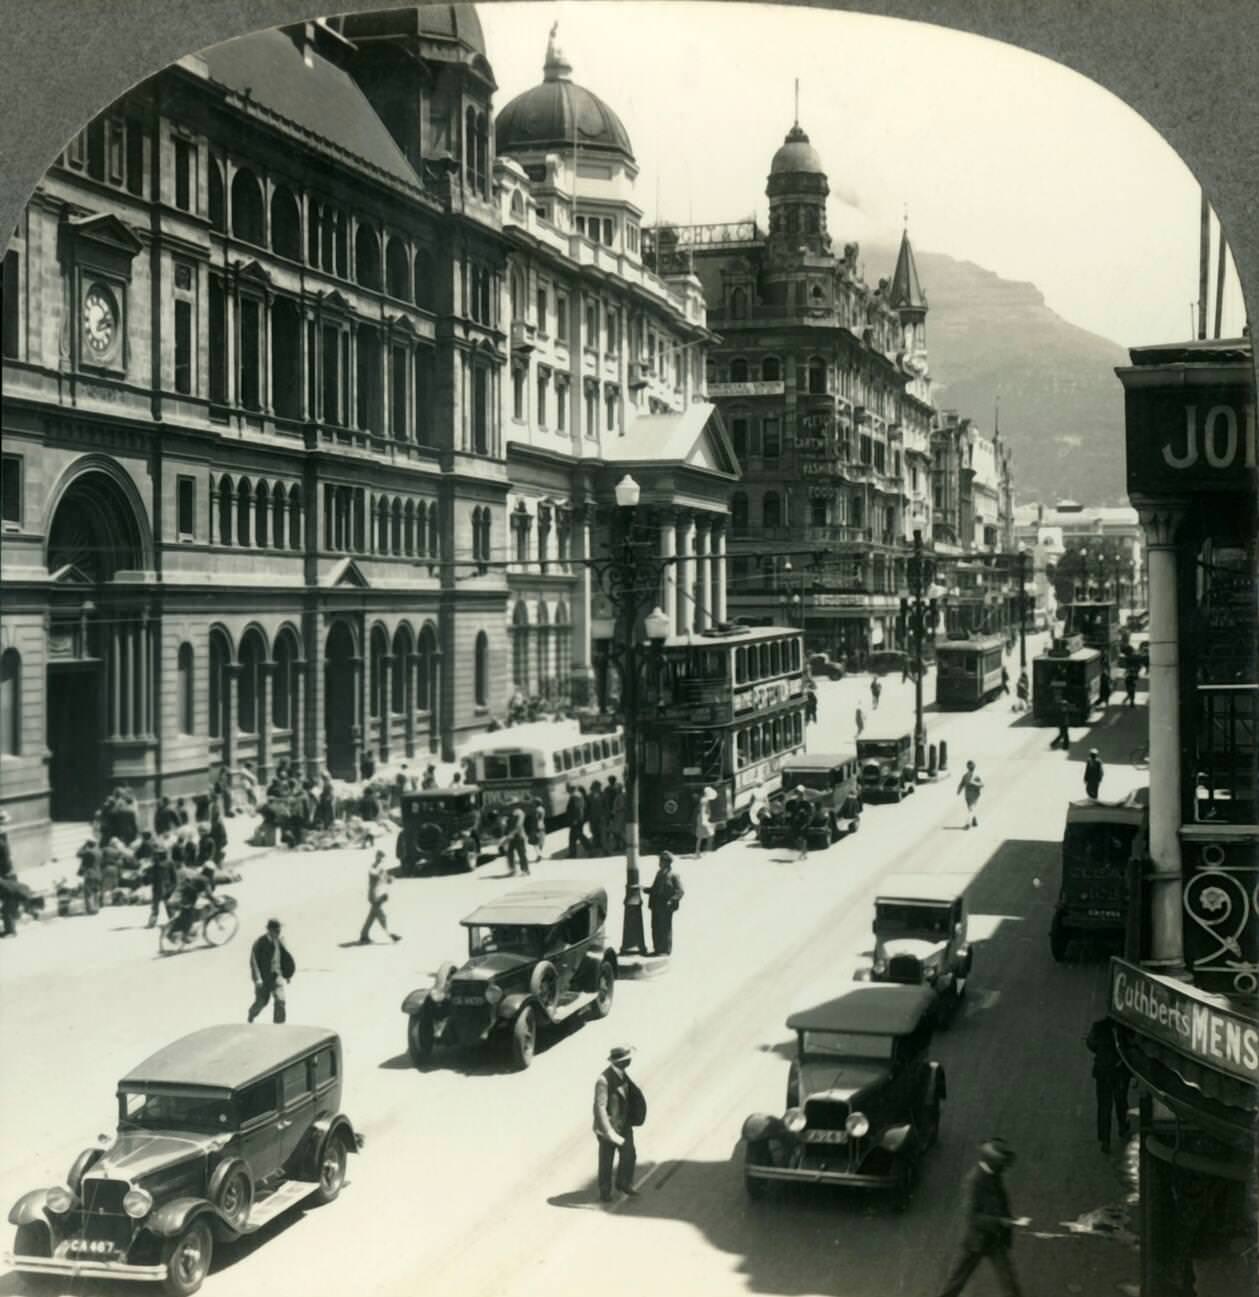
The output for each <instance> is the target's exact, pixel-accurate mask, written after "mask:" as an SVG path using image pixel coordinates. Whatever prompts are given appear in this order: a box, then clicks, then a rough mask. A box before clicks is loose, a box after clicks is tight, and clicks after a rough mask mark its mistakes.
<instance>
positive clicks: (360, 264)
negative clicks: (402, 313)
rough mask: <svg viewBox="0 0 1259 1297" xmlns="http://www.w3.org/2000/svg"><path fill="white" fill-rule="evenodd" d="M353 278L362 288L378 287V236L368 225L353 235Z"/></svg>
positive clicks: (361, 227) (360, 227)
mask: <svg viewBox="0 0 1259 1297" xmlns="http://www.w3.org/2000/svg"><path fill="white" fill-rule="evenodd" d="M354 278H355V279H356V280H357V281H358V283H360V284H362V286H363V287H364V288H379V287H380V236H379V235H378V234H377V233H376V231H375V230H374V229H373V228H372V227H371V226H370V225H360V226H359V227H358V231H357V233H356V234H355V235H354Z"/></svg>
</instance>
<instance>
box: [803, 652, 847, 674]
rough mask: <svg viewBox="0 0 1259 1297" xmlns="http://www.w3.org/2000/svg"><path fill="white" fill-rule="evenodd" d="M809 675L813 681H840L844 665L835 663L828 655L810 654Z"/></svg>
mask: <svg viewBox="0 0 1259 1297" xmlns="http://www.w3.org/2000/svg"><path fill="white" fill-rule="evenodd" d="M809 674H810V675H811V676H812V677H813V678H814V679H815V680H842V679H843V678H844V674H845V672H844V664H843V663H842V662H836V661H835V660H834V659H833V658H832V657H831V656H830V654H829V653H810V654H809Z"/></svg>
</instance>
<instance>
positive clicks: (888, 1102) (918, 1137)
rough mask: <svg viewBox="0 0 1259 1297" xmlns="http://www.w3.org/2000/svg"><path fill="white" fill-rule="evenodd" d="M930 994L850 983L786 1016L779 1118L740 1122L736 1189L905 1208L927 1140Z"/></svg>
mask: <svg viewBox="0 0 1259 1297" xmlns="http://www.w3.org/2000/svg"><path fill="white" fill-rule="evenodd" d="M934 1003H935V997H934V995H933V993H932V992H931V991H929V990H927V989H926V988H925V987H916V986H876V985H872V984H869V983H867V984H865V985H859V986H853V987H851V988H850V989H849V990H847V991H845V992H844V993H843V994H842V995H839V996H837V997H836V998H835V999H833V1000H827V1001H826V1002H825V1003H824V1004H819V1005H816V1006H815V1007H814V1008H811V1009H806V1010H804V1011H803V1012H800V1013H793V1014H792V1015H791V1017H790V1018H788V1019H787V1026H788V1027H789V1028H790V1029H791V1030H792V1031H794V1032H795V1033H796V1057H795V1059H794V1060H793V1061H792V1064H791V1071H790V1073H789V1074H788V1078H787V1106H786V1111H785V1112H784V1114H783V1115H782V1116H781V1117H775V1116H773V1115H772V1114H769V1113H753V1114H752V1115H751V1116H750V1117H749V1118H748V1119H747V1120H746V1121H745V1122H744V1123H743V1141H744V1150H745V1152H744V1165H743V1170H744V1182H745V1184H746V1186H747V1191H748V1195H749V1196H750V1197H752V1198H760V1197H762V1196H763V1195H764V1193H765V1189H766V1186H767V1185H769V1184H772V1183H775V1182H777V1183H792V1182H795V1183H801V1184H830V1185H851V1186H853V1187H854V1188H859V1189H890V1190H892V1192H893V1194H894V1195H895V1200H896V1204H897V1206H898V1207H903V1206H905V1205H906V1204H907V1203H908V1201H909V1197H910V1195H911V1194H912V1193H913V1190H914V1186H915V1184H916V1183H917V1179H918V1170H919V1162H920V1161H921V1159H922V1156H923V1154H924V1153H925V1152H926V1151H927V1149H929V1148H930V1147H931V1146H932V1144H934V1143H935V1142H936V1139H937V1138H938V1136H939V1131H940V1105H941V1104H942V1103H943V1102H944V1099H945V1097H946V1089H945V1079H944V1069H943V1067H942V1066H941V1065H940V1064H939V1063H938V1062H935V1061H934V1060H932V1059H930V1058H928V1056H927V1051H928V1048H929V1047H930V1044H931V1030H932V1023H933V1019H934Z"/></svg>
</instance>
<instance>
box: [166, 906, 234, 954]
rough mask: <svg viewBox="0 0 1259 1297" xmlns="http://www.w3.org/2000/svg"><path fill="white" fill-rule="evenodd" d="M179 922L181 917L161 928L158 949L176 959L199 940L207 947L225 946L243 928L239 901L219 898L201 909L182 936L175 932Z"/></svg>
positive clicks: (199, 907) (200, 907)
mask: <svg viewBox="0 0 1259 1297" xmlns="http://www.w3.org/2000/svg"><path fill="white" fill-rule="evenodd" d="M178 922H179V915H176V916H175V917H174V918H173V919H171V920H170V922H169V923H166V924H164V925H163V927H162V930H161V935H160V937H159V941H158V948H159V949H160V951H161V953H162V954H163V955H176V954H178V953H179V952H180V951H181V950H187V949H188V948H189V947H190V946H191V945H193V943H194V942H195V941H196V940H197V939H198V938H200V939H201V940H202V941H204V942H205V943H206V945H207V946H223V945H226V944H227V943H228V942H229V941H231V939H232V938H233V937H234V936H235V935H236V933H237V930H238V929H239V928H240V920H239V919H238V918H237V917H236V898H235V897H234V896H226V895H225V896H216V897H214V898H213V899H212V900H211V902H210V904H209V905H208V906H198V907H197V911H196V913H195V914H194V915H193V916H192V920H191V922H189V924H188V926H187V927H186V928H185V929H184V931H183V932H182V933H181V932H179V931H177V930H176V929H175V925H176V924H177V923H178Z"/></svg>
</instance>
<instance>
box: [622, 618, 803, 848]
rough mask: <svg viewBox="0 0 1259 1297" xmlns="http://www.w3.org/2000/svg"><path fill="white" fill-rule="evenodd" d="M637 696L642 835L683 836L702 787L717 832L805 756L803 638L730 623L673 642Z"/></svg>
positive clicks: (790, 632)
mask: <svg viewBox="0 0 1259 1297" xmlns="http://www.w3.org/2000/svg"><path fill="white" fill-rule="evenodd" d="M661 655H662V660H661V662H660V663H659V670H658V671H656V672H651V673H649V678H648V679H647V680H646V681H644V688H643V690H642V694H641V697H642V708H641V712H640V721H639V729H640V733H641V735H642V748H641V754H642V755H641V763H640V767H639V817H640V820H641V823H642V826H643V832H644V835H645V836H647V837H655V838H656V839H672V838H683V839H685V838H688V837H690V835H691V834H692V833H693V832H694V826H695V821H696V817H697V812H698V808H699V803H700V801H701V799H702V798H703V796H704V794H705V790H706V789H708V788H711V789H713V791H714V792H715V793H716V794H717V796H716V799H715V800H712V801H711V804H710V807H709V814H710V818H711V819H712V821H713V823H714V824H715V825H716V826H717V828H718V832H719V833H720V832H721V831H722V830H723V829H726V828H727V827H729V826H733V825H734V824H735V823H736V822H737V821H740V820H741V819H742V817H743V815H744V814H745V812H746V810H747V805H748V802H749V801H750V800H751V798H752V792H753V790H754V789H755V788H757V787H759V786H760V785H761V784H763V783H768V782H769V781H770V780H772V779H773V778H774V776H776V775H777V774H778V772H779V770H780V769H781V768H782V766H783V763H784V762H786V761H787V760H789V759H790V758H791V757H792V756H794V755H795V754H796V753H799V752H803V751H804V719H805V718H804V713H805V692H804V634H803V632H802V631H800V630H794V629H792V628H791V627H785V626H766V627H756V628H749V627H746V626H735V627H731V628H728V629H726V628H723V629H717V630H711V631H703V632H701V633H699V634H698V635H687V636H675V637H673V638H671V639H669V640H667V641H666V642H665V644H664V646H663V648H662V649H661Z"/></svg>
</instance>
